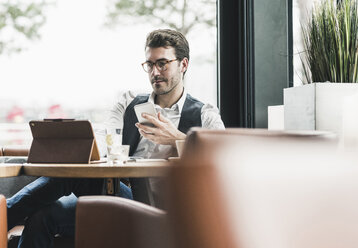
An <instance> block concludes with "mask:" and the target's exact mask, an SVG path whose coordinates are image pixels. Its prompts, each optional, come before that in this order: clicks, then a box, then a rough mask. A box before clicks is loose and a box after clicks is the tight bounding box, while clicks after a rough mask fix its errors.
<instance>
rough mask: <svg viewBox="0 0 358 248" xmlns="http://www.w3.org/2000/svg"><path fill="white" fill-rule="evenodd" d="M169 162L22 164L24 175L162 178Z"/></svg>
mask: <svg viewBox="0 0 358 248" xmlns="http://www.w3.org/2000/svg"><path fill="white" fill-rule="evenodd" d="M168 166H169V162H168V161H166V160H163V161H147V162H129V163H126V164H124V165H109V164H107V163H102V164H23V171H24V174H26V175H29V176H46V177H76V178H78V177H81V178H113V177H118V178H120V177H162V176H165V175H166V173H167V171H168Z"/></svg>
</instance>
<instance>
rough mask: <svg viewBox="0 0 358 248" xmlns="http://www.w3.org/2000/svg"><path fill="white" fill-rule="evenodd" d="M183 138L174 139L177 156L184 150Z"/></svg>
mask: <svg viewBox="0 0 358 248" xmlns="http://www.w3.org/2000/svg"><path fill="white" fill-rule="evenodd" d="M184 144H185V140H176V141H175V145H176V147H177V151H178V156H179V157H181V155H182V154H183V151H184Z"/></svg>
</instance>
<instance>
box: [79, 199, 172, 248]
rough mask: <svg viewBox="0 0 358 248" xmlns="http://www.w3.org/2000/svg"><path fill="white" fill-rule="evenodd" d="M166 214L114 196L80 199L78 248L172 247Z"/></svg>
mask: <svg viewBox="0 0 358 248" xmlns="http://www.w3.org/2000/svg"><path fill="white" fill-rule="evenodd" d="M169 233H170V232H169V230H168V225H167V219H166V213H165V212H164V211H162V210H159V209H156V208H154V207H151V206H148V205H145V204H143V203H140V202H136V201H132V200H127V199H124V198H119V197H113V196H84V197H80V198H79V200H78V203H77V207H76V238H75V240H76V241H75V243H76V248H97V247H108V248H110V247H125V248H144V247H155V248H170V247H171V246H170V235H169Z"/></svg>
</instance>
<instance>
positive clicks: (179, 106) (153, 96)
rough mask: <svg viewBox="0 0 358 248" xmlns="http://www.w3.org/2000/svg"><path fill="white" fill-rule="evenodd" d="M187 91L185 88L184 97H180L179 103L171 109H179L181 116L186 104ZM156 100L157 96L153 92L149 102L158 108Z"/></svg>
mask: <svg viewBox="0 0 358 248" xmlns="http://www.w3.org/2000/svg"><path fill="white" fill-rule="evenodd" d="M186 95H187V93H186V90H185V88H184V90H183V95H182V96H181V97H180V99H179V101H177V102H176V103H174V105H173V106H172V107H171V109H173V110H175V109H176V108H178V111H179V114H180V113H181V111H182V110H183V107H184V103H185V99H186ZM154 99H155V94H154V92H152V94H150V96H149V99H148V102H151V103H153V104H154V105H155V106H158V105H156V104H155V103H154Z"/></svg>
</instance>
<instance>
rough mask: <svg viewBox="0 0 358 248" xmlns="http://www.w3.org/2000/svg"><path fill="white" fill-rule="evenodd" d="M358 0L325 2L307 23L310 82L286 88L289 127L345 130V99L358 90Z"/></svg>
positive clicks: (306, 61)
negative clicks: (343, 127) (343, 123)
mask: <svg viewBox="0 0 358 248" xmlns="http://www.w3.org/2000/svg"><path fill="white" fill-rule="evenodd" d="M357 2H358V0H341V1H339V2H338V3H337V1H336V0H335V1H333V0H324V1H323V2H322V3H321V4H319V5H316V7H315V8H314V10H313V11H312V15H311V19H310V21H309V22H308V24H307V26H305V27H302V30H303V37H304V47H305V52H306V57H305V58H304V59H303V60H302V63H303V67H304V74H305V77H306V79H307V82H308V84H305V85H303V86H299V87H292V88H287V89H284V122H285V123H284V125H285V129H291V130H292V129H295V130H327V131H335V132H340V129H341V122H342V105H343V99H344V97H346V96H350V95H353V94H357V93H358V84H357V82H358V13H357V11H358V7H357V6H358V4H357ZM357 113H358V108H357Z"/></svg>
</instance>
